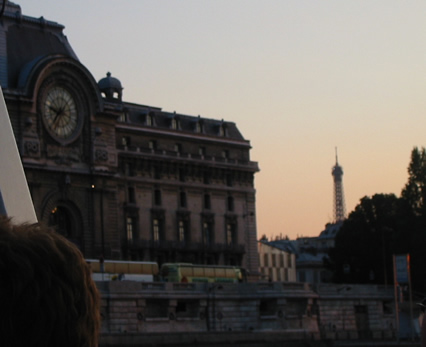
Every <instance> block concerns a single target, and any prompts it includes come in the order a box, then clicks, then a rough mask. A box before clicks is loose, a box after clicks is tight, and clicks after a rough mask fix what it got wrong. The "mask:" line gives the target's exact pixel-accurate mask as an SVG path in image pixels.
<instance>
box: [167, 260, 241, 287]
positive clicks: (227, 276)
mask: <svg viewBox="0 0 426 347" xmlns="http://www.w3.org/2000/svg"><path fill="white" fill-rule="evenodd" d="M160 277H161V279H163V280H164V281H166V282H228V283H238V282H245V281H246V274H245V271H244V269H242V268H239V267H235V266H224V265H223V266H222V265H194V264H187V263H165V264H163V265H162V266H161V270H160Z"/></svg>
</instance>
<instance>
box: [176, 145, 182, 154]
mask: <svg viewBox="0 0 426 347" xmlns="http://www.w3.org/2000/svg"><path fill="white" fill-rule="evenodd" d="M175 152H176V153H182V145H181V144H180V143H176V144H175Z"/></svg>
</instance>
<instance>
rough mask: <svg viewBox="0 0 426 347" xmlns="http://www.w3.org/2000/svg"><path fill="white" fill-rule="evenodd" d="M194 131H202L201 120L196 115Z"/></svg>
mask: <svg viewBox="0 0 426 347" xmlns="http://www.w3.org/2000/svg"><path fill="white" fill-rule="evenodd" d="M195 131H196V132H197V133H202V132H203V131H204V129H203V120H202V119H201V118H200V116H198V121H197V123H195Z"/></svg>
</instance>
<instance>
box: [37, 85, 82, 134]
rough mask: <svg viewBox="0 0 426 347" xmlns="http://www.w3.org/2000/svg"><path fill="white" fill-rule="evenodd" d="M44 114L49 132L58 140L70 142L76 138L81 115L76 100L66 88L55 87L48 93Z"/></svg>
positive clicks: (44, 120)
mask: <svg viewBox="0 0 426 347" xmlns="http://www.w3.org/2000/svg"><path fill="white" fill-rule="evenodd" d="M42 112H43V122H44V125H45V126H46V129H47V131H48V132H49V133H50V135H52V136H53V137H54V138H55V139H56V140H58V141H59V142H69V141H70V140H73V139H74V138H75V136H76V133H77V132H78V130H79V129H78V128H79V127H78V125H79V115H78V111H77V106H76V102H75V100H74V98H73V97H72V95H71V93H70V92H68V91H67V90H66V89H65V88H62V87H53V88H50V89H49V90H48V91H47V94H46V97H45V99H44V103H43V111H42Z"/></svg>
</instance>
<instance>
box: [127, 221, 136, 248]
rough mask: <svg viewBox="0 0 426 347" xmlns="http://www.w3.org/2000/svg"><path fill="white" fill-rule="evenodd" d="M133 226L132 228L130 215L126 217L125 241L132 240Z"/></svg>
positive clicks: (132, 222) (132, 223) (130, 241)
mask: <svg viewBox="0 0 426 347" xmlns="http://www.w3.org/2000/svg"><path fill="white" fill-rule="evenodd" d="M133 228H134V220H133V218H132V217H127V221H126V230H127V242H129V243H132V242H133V231H134V230H133Z"/></svg>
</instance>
